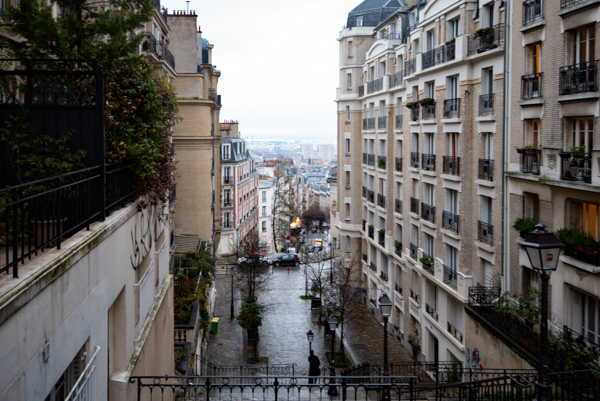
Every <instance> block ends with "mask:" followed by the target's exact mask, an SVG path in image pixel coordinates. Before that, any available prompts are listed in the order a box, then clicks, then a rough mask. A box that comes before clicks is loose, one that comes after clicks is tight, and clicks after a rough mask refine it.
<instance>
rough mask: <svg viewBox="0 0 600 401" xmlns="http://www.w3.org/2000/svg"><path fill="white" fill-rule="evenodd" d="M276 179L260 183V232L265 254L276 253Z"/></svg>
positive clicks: (262, 179) (260, 180) (263, 180)
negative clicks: (274, 220)
mask: <svg viewBox="0 0 600 401" xmlns="http://www.w3.org/2000/svg"><path fill="white" fill-rule="evenodd" d="M275 180H276V179H275V178H268V179H264V178H261V179H259V181H258V211H259V212H258V213H259V214H258V227H259V229H258V232H259V241H260V244H261V246H263V247H264V251H265V252H275V247H274V246H273V217H272V215H271V213H272V208H273V194H274V190H275Z"/></svg>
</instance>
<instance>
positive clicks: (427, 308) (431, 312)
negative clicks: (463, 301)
mask: <svg viewBox="0 0 600 401" xmlns="http://www.w3.org/2000/svg"><path fill="white" fill-rule="evenodd" d="M425 312H427V314H428V315H429V316H431V317H432V318H434V319H435V320H436V321H437V320H438V318H439V316H438V312H437V310H435V307H434V306H431V305H429V304H428V303H425Z"/></svg>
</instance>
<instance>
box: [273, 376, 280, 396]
mask: <svg viewBox="0 0 600 401" xmlns="http://www.w3.org/2000/svg"><path fill="white" fill-rule="evenodd" d="M278 386H279V381H278V380H277V377H276V378H275V382H273V390H275V401H277V390H278V388H277V387H278Z"/></svg>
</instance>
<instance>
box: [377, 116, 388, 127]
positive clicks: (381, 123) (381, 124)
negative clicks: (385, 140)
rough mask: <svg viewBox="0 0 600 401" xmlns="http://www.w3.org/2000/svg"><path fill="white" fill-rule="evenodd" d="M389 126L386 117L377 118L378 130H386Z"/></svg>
mask: <svg viewBox="0 0 600 401" xmlns="http://www.w3.org/2000/svg"><path fill="white" fill-rule="evenodd" d="M386 126H387V119H386V117H385V116H379V117H377V129H385V128H386Z"/></svg>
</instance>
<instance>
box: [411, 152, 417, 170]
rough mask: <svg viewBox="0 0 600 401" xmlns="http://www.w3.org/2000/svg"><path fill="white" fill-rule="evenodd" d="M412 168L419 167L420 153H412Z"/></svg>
mask: <svg viewBox="0 0 600 401" xmlns="http://www.w3.org/2000/svg"><path fill="white" fill-rule="evenodd" d="M410 166H411V167H419V152H410Z"/></svg>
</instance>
